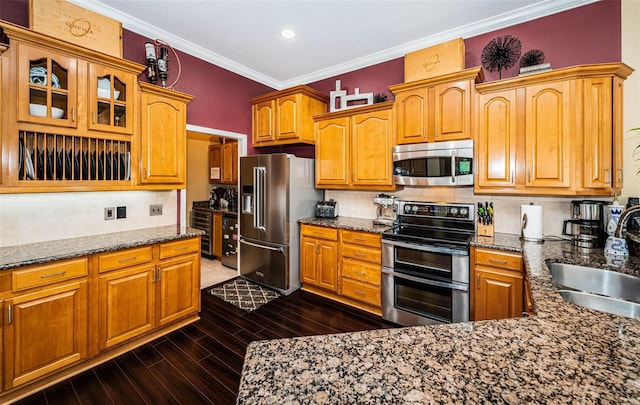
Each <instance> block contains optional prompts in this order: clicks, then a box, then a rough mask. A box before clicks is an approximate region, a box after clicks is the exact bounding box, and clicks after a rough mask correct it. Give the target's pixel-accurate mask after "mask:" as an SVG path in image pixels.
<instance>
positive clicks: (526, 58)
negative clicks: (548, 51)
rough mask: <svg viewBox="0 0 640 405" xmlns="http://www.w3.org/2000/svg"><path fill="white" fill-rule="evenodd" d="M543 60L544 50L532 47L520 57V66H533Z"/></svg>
mask: <svg viewBox="0 0 640 405" xmlns="http://www.w3.org/2000/svg"><path fill="white" fill-rule="evenodd" d="M543 62H544V52H542V51H541V50H540V49H532V50H530V51H527V52H525V53H524V54H523V55H522V58H520V67H527V66H535V65H539V64H541V63H543Z"/></svg>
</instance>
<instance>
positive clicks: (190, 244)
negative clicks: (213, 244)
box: [160, 238, 200, 259]
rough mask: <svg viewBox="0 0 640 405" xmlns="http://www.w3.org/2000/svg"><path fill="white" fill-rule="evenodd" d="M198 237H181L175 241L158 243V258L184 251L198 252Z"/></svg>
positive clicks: (181, 253) (177, 254)
mask: <svg viewBox="0 0 640 405" xmlns="http://www.w3.org/2000/svg"><path fill="white" fill-rule="evenodd" d="M199 251H200V241H199V238H192V239H181V240H177V241H175V242H167V243H163V244H161V245H160V259H167V258H169V257H174V256H180V255H183V254H185V253H191V252H199Z"/></svg>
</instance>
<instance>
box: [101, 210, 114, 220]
mask: <svg viewBox="0 0 640 405" xmlns="http://www.w3.org/2000/svg"><path fill="white" fill-rule="evenodd" d="M111 219H116V207H105V208H104V220H105V221H108V220H111Z"/></svg>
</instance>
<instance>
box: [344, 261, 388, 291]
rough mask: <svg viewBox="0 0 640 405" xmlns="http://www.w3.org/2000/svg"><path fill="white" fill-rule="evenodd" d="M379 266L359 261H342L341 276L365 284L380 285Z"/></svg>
mask: <svg viewBox="0 0 640 405" xmlns="http://www.w3.org/2000/svg"><path fill="white" fill-rule="evenodd" d="M380 272H381V267H380V265H376V264H371V263H367V262H361V261H359V260H352V259H343V260H342V276H343V277H349V278H351V279H354V280H358V281H362V282H365V283H369V284H373V285H377V286H379V285H380Z"/></svg>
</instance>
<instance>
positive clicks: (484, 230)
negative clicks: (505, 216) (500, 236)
mask: <svg viewBox="0 0 640 405" xmlns="http://www.w3.org/2000/svg"><path fill="white" fill-rule="evenodd" d="M476 233H477V234H478V236H493V224H490V225H483V224H478V229H477V232H476Z"/></svg>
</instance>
